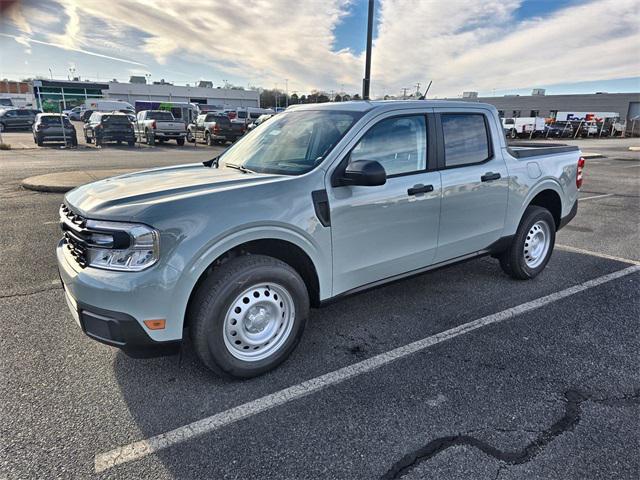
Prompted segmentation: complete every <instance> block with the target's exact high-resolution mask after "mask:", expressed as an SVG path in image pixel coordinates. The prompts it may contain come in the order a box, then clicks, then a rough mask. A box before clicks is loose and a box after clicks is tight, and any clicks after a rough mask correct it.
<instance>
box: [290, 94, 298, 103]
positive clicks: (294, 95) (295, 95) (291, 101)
mask: <svg viewBox="0 0 640 480" xmlns="http://www.w3.org/2000/svg"><path fill="white" fill-rule="evenodd" d="M298 103H300V99H299V98H298V94H297V93H294V94H293V95H291V97H290V100H289V105H297V104H298Z"/></svg>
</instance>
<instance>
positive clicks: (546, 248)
mask: <svg viewBox="0 0 640 480" xmlns="http://www.w3.org/2000/svg"><path fill="white" fill-rule="evenodd" d="M555 240H556V224H555V221H554V219H553V216H552V215H551V213H550V212H549V210H547V209H546V208H542V207H538V206H535V205H532V206H530V207H528V208H527V209H526V210H525V212H524V215H523V217H522V220H521V221H520V225H519V226H518V230H517V231H516V234H515V236H514V237H513V240H512V242H511V245H510V246H509V248H508V249H507V250H506V251H505V252H503V253H502V254H501V255H500V257H499V259H500V266H501V267H502V270H504V272H505V273H507V274H508V275H510V276H512V277H513V278H516V279H518V280H528V279H530V278H534V277H535V276H536V275H538V274H539V273H540V272H541V271H542V270H544V267H545V266H546V265H547V262H548V261H549V259H550V258H551V253H552V252H553V247H554V245H555Z"/></svg>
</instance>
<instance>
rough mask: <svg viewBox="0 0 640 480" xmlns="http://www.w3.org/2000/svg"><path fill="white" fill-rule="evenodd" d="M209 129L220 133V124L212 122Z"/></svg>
mask: <svg viewBox="0 0 640 480" xmlns="http://www.w3.org/2000/svg"><path fill="white" fill-rule="evenodd" d="M211 130H212V131H213V133H220V126H219V125H218V124H217V123H214V124H213V128H212V129H211Z"/></svg>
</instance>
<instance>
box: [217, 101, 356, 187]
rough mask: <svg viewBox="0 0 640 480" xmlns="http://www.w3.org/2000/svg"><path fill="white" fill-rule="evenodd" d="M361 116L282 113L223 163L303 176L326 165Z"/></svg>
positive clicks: (232, 150) (237, 146) (231, 150)
mask: <svg viewBox="0 0 640 480" xmlns="http://www.w3.org/2000/svg"><path fill="white" fill-rule="evenodd" d="M360 115H361V114H360V113H357V112H338V111H333V112H329V111H300V112H296V111H293V112H286V113H282V114H279V115H276V116H275V117H274V118H273V119H271V120H270V121H269V122H267V123H265V124H264V125H263V126H261V127H260V128H257V129H255V130H254V131H252V132H251V133H250V134H248V135H247V136H246V137H244V138H242V140H240V141H238V142H237V143H236V144H235V145H233V146H232V147H231V148H229V150H227V151H226V152H225V153H224V155H223V156H222V157H221V161H222V162H224V163H225V164H232V165H241V166H243V167H244V168H247V169H249V170H252V171H254V172H258V173H276V174H281V175H301V174H303V173H306V172H308V171H310V170H312V169H313V168H314V167H315V166H316V165H318V164H319V163H320V162H321V161H322V159H323V158H324V157H325V156H326V155H327V154H328V153H329V152H330V151H331V149H332V148H333V147H334V146H335V144H336V143H338V141H339V140H340V139H341V138H342V137H343V135H344V134H345V133H346V132H347V131H348V130H349V129H350V128H351V127H352V126H353V124H354V123H355V122H356V120H357V119H358V118H360Z"/></svg>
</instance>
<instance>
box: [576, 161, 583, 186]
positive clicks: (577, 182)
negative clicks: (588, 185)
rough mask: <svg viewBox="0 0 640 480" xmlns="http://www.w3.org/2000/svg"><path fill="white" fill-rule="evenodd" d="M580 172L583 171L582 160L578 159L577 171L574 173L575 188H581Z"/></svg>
mask: <svg viewBox="0 0 640 480" xmlns="http://www.w3.org/2000/svg"><path fill="white" fill-rule="evenodd" d="M582 170H584V158H583V157H580V158H579V159H578V169H577V171H576V187H578V188H580V187H582Z"/></svg>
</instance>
